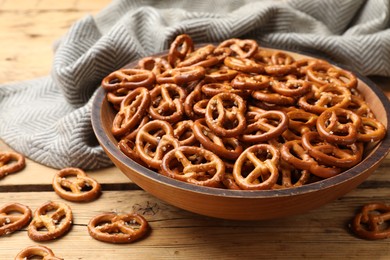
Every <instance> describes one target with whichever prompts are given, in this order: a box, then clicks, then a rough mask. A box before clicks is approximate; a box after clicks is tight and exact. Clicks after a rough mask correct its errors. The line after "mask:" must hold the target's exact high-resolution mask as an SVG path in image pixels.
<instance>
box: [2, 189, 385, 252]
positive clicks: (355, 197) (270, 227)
mask: <svg viewBox="0 0 390 260" xmlns="http://www.w3.org/2000/svg"><path fill="white" fill-rule="evenodd" d="M372 192H374V190H372ZM362 193H363V195H362ZM364 194H365V196H364ZM370 194H374V193H371V191H370V192H368V190H367V189H364V190H362V189H356V190H354V191H352V192H351V193H350V194H348V195H346V196H345V197H343V198H342V199H340V200H336V201H334V202H332V203H329V204H328V205H325V206H323V207H322V208H320V209H316V210H313V211H311V212H308V213H304V214H302V215H298V216H291V217H287V218H283V219H276V220H267V221H248V222H245V221H230V220H221V219H214V218H208V217H203V216H199V215H195V214H192V213H190V212H186V211H183V210H179V209H177V208H175V207H172V206H170V205H167V204H165V203H164V202H162V201H160V200H158V199H156V198H154V197H152V196H151V195H149V194H147V193H145V192H143V191H120V192H118V191H113V192H112V191H107V192H104V193H103V195H102V197H100V198H99V199H98V200H96V201H94V202H91V203H71V202H66V203H68V204H69V205H70V206H71V208H72V210H73V213H74V225H73V228H72V229H71V231H70V232H69V233H68V234H67V235H66V236H64V237H62V238H59V239H57V240H55V241H53V242H44V243H41V244H44V245H47V246H49V247H51V248H52V249H53V250H54V252H55V253H56V254H57V255H58V256H61V257H64V258H65V259H114V258H115V259H132V258H136V259H140V258H142V259H172V258H173V257H175V258H179V259H210V258H215V259H237V257H240V258H244V259H246V258H252V257H254V256H256V257H258V258H265V259H275V258H285V257H287V258H288V259H301V258H309V259H314V258H319V257H323V258H336V257H337V258H339V259H340V258H341V259H346V258H348V259H383V258H385V257H386V256H388V255H389V253H390V240H389V239H388V240H380V241H375V242H373V241H366V240H362V239H359V238H356V237H355V236H354V235H353V234H351V233H350V231H349V228H348V223H349V222H350V220H351V218H352V217H353V215H354V213H355V211H356V210H357V209H358V208H359V207H360V206H361V205H363V204H364V203H366V200H367V197H370V196H371V195H370ZM4 195H5V194H4ZM376 195H378V193H376ZM372 199H375V200H384V199H385V198H384V197H382V195H381V196H380V197H375V196H374V197H372ZM47 200H55V201H58V200H61V199H59V198H58V197H57V196H56V195H55V194H54V193H53V192H40V193H25V192H19V193H8V194H6V196H1V198H0V205H2V204H4V203H5V202H9V201H18V202H20V203H24V204H26V205H29V206H30V207H31V209H32V210H34V209H35V208H37V207H38V206H39V205H41V204H42V203H44V202H45V201H47ZM107 211H109V212H112V211H116V212H138V213H140V214H143V215H144V217H145V218H146V219H147V220H148V222H149V224H150V226H151V228H152V232H151V233H150V234H149V235H148V236H147V237H146V238H145V239H144V240H141V241H138V242H136V243H133V244H129V245H113V244H107V243H103V242H99V241H96V240H94V239H92V238H91V237H90V236H89V234H88V232H87V228H86V225H87V223H88V222H89V220H90V218H92V217H93V216H94V215H96V214H99V213H102V212H107ZM0 240H2V242H1V243H0V259H13V257H14V256H15V255H16V254H17V253H18V252H19V251H20V250H21V249H22V248H24V247H27V246H29V245H33V244H36V242H34V241H32V240H30V239H29V238H28V236H27V233H26V229H24V230H23V231H20V232H16V233H14V234H11V235H9V236H6V237H1V238H0ZM325 245H326V248H324V246H325ZM70 249H71V250H70Z"/></svg>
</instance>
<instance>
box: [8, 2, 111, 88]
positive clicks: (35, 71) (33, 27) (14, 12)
mask: <svg viewBox="0 0 390 260" xmlns="http://www.w3.org/2000/svg"><path fill="white" fill-rule="evenodd" d="M109 3H110V1H109V0H98V1H90V0H75V1H53V0H35V1H20V0H17V1H13V0H12V1H11V0H5V1H2V2H0V42H1V43H2V48H0V67H1V68H2V69H1V70H0V83H6V82H11V81H19V80H27V79H32V78H36V77H41V76H46V75H48V74H49V73H50V70H51V66H52V60H53V51H54V45H55V43H56V41H58V39H60V37H62V36H63V35H64V34H65V33H66V32H67V31H68V30H69V27H70V26H71V25H72V24H73V23H74V22H75V21H77V20H78V19H80V18H81V17H84V16H85V15H88V14H96V13H97V12H99V11H100V10H101V9H102V8H104V7H105V6H107V5H108V4H109ZM48 21H50V22H48Z"/></svg>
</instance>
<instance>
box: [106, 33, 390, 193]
mask: <svg viewBox="0 0 390 260" xmlns="http://www.w3.org/2000/svg"><path fill="white" fill-rule="evenodd" d="M357 85H358V79H357V78H356V76H355V75H354V74H353V73H351V72H350V71H347V70H344V69H342V68H339V67H336V66H334V65H332V64H330V63H329V62H327V61H324V60H320V59H316V58H302V59H295V58H294V57H293V55H291V53H289V52H287V51H280V50H275V49H267V48H261V47H259V45H258V43H257V42H256V41H254V40H250V39H228V40H226V41H224V42H222V43H220V44H218V45H213V44H207V45H203V46H200V47H196V48H195V46H194V44H193V41H192V39H191V38H190V36H188V35H186V34H182V35H179V36H177V37H176V38H175V40H174V41H173V42H172V43H171V45H170V49H169V52H168V53H167V54H166V55H160V56H150V57H146V58H143V59H141V60H139V61H138V64H137V65H136V66H133V67H131V68H123V69H119V70H117V71H114V72H112V73H111V74H109V75H108V76H107V77H105V78H104V79H103V81H102V87H103V88H104V89H105V90H106V95H107V99H108V101H109V102H110V103H111V104H112V106H113V107H114V109H115V113H116V115H115V118H114V120H113V123H112V130H111V131H112V134H113V135H114V136H115V137H116V138H117V140H118V142H119V143H118V146H119V148H120V150H121V151H122V152H123V153H124V154H126V155H127V156H128V157H130V158H131V159H133V160H134V161H136V162H138V163H140V164H142V165H144V166H145V167H148V168H150V169H153V170H155V171H157V172H159V173H161V174H163V175H165V176H169V177H171V178H174V179H177V180H181V181H185V182H188V183H193V184H196V185H202V186H208V187H217V188H227V189H238V190H268V189H282V188H289V187H296V186H300V185H304V184H306V183H312V182H315V181H318V180H322V179H324V178H329V177H332V176H335V175H337V174H339V173H341V172H343V171H344V170H345V169H348V168H351V167H353V166H354V165H356V164H357V163H359V162H360V161H361V160H362V157H363V151H364V147H365V144H366V143H371V142H378V141H380V140H381V139H383V138H384V136H385V133H386V129H385V127H384V125H383V124H382V123H381V122H379V121H378V120H377V119H376V118H375V116H374V114H373V113H372V111H371V110H370V108H369V106H368V105H367V103H366V102H365V100H364V97H363V96H362V95H361V94H360V93H359V91H358V89H357Z"/></svg>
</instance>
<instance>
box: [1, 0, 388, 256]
mask: <svg viewBox="0 0 390 260" xmlns="http://www.w3.org/2000/svg"><path fill="white" fill-rule="evenodd" d="M109 2H110V1H109V0H74V1H54V0H16V1H15V0H0V43H1V48H0V68H1V70H0V83H5V82H10V81H19V80H27V79H32V78H36V77H39V76H45V75H47V74H48V73H49V72H50V68H51V64H52V57H53V52H52V46H53V43H54V42H55V41H56V40H57V39H58V38H59V37H61V36H62V35H63V34H64V33H65V32H66V31H67V30H68V29H69V27H70V25H71V24H72V23H73V22H74V21H76V20H77V19H79V18H81V17H83V16H84V15H86V14H94V13H97V12H98V11H99V10H100V9H101V8H103V7H104V6H106V5H107V4H108V3H109ZM374 80H375V81H376V82H377V83H378V84H379V85H381V86H382V87H383V89H384V90H385V91H386V92H387V94H390V84H389V81H387V79H386V78H380V77H377V78H374ZM389 96H390V95H389ZM1 123H3V122H1ZM0 150H11V148H10V147H8V146H7V145H6V144H5V143H3V142H1V140H0ZM56 171H57V170H55V169H51V168H48V167H46V166H43V165H40V164H38V163H36V162H34V161H31V160H27V166H26V168H25V169H24V170H23V171H21V172H19V173H17V174H12V175H9V176H7V177H5V178H3V179H1V180H0V205H3V204H5V203H8V202H19V203H22V204H25V205H28V206H29V207H30V208H31V209H32V210H35V209H36V208H37V207H38V206H40V205H41V204H43V203H44V202H46V201H48V200H54V201H61V199H60V198H59V197H58V196H57V195H56V194H55V193H54V192H53V189H52V186H51V180H52V177H53V174H54V173H55V172H56ZM88 174H89V175H91V176H92V177H93V178H95V179H96V180H98V181H99V182H100V183H101V184H102V186H103V194H102V196H101V197H100V198H99V199H98V200H96V201H93V202H90V203H71V202H67V203H68V204H69V205H70V206H71V208H72V209H73V213H74V225H73V227H72V229H71V231H70V232H69V233H68V234H67V235H66V236H64V237H62V238H60V239H57V240H55V241H53V242H45V243H41V244H44V245H46V246H48V247H50V248H52V250H53V251H54V252H55V253H56V255H57V256H59V257H63V258H65V259H118V260H119V259H173V258H182V259H211V258H214V259H237V258H239V257H240V259H244V258H245V259H246V258H248V259H249V258H251V259H253V258H264V259H276V258H288V259H303V258H309V259H317V258H320V257H322V258H336V257H337V258H338V259H346V258H352V259H390V239H387V240H380V241H366V240H362V239H359V238H356V237H355V236H354V235H353V234H351V233H350V231H349V228H348V223H349V222H350V220H351V218H352V217H353V215H354V214H355V212H356V210H357V209H359V208H360V207H361V206H362V205H364V204H365V203H368V202H373V201H382V202H386V203H390V199H389V196H390V188H389V181H388V180H389V179H390V157H387V159H386V160H385V161H384V163H383V164H382V165H381V166H380V167H379V169H378V170H377V171H376V172H375V173H374V174H373V175H372V176H371V177H370V178H369V179H368V180H367V181H365V182H364V183H363V184H362V185H360V186H359V187H358V188H356V189H355V190H353V191H352V192H350V193H349V194H347V195H345V196H344V197H342V198H340V199H338V200H336V201H334V202H332V203H329V204H327V205H326V206H323V207H321V208H319V209H316V210H313V211H311V212H308V213H302V214H301V215H298V216H291V217H288V218H284V219H277V220H267V221H253V222H241V221H228V220H221V219H213V218H208V217H204V216H199V215H196V214H193V213H190V212H186V211H183V210H181V209H178V208H175V207H173V206H170V205H168V204H166V203H164V202H162V201H160V200H158V199H156V198H154V197H153V196H151V195H149V194H148V193H146V192H144V191H143V190H141V189H140V188H138V187H137V186H136V185H134V184H133V183H131V181H130V180H129V179H128V178H126V177H125V175H124V174H122V173H121V172H120V171H119V170H118V169H117V168H115V167H112V168H109V169H104V170H97V171H91V172H88ZM107 211H117V212H128V211H133V212H138V213H141V214H143V215H144V216H145V218H146V219H147V220H148V221H149V223H150V226H151V227H152V232H151V234H150V235H149V236H148V237H147V238H146V239H144V240H142V241H139V242H136V243H133V244H128V245H113V244H107V243H103V242H99V241H96V240H94V239H92V238H91V237H90V236H89V234H88V231H87V227H86V225H87V223H88V222H89V220H90V219H91V218H92V217H93V216H94V215H96V214H98V213H101V212H107ZM34 244H37V243H36V242H34V241H32V240H30V239H29V237H28V236H27V232H26V229H23V230H22V231H19V232H16V233H13V234H11V235H8V236H4V237H0V259H13V258H14V257H15V256H16V254H17V253H18V252H19V251H20V250H22V249H23V248H25V247H27V246H30V245H34Z"/></svg>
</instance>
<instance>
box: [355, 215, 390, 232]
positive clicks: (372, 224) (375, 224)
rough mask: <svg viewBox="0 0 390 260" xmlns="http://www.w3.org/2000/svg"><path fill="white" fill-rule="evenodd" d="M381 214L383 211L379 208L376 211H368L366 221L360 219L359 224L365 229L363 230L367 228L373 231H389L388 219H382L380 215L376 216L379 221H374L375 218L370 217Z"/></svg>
mask: <svg viewBox="0 0 390 260" xmlns="http://www.w3.org/2000/svg"><path fill="white" fill-rule="evenodd" d="M381 214H383V212H380V211H379V210H378V211H376V210H375V211H370V213H369V214H368V216H369V217H368V219H369V220H368V221H367V222H365V221H364V222H363V221H361V223H360V225H361V226H362V227H363V228H364V229H365V230H369V231H375V232H383V231H387V230H388V231H389V232H390V223H389V221H388V220H389V219H383V218H381V217H378V220H379V221H375V220H372V221H371V219H372V218H374V216H375V217H376V216H380V215H381Z"/></svg>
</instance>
